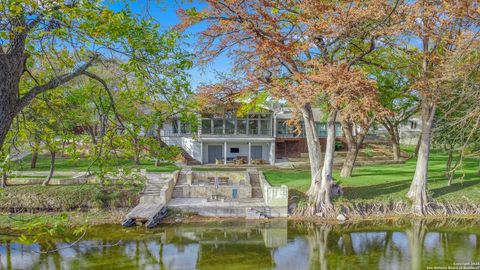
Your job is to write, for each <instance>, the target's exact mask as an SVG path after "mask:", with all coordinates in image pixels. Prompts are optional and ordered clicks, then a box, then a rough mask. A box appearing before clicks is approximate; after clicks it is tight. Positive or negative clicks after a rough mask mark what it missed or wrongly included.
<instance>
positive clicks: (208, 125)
mask: <svg viewBox="0 0 480 270" xmlns="http://www.w3.org/2000/svg"><path fill="white" fill-rule="evenodd" d="M202 133H203V134H211V133H212V121H211V120H210V119H202Z"/></svg>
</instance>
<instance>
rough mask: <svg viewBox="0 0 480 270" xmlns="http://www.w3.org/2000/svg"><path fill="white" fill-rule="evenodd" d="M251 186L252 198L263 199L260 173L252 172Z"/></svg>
mask: <svg viewBox="0 0 480 270" xmlns="http://www.w3.org/2000/svg"><path fill="white" fill-rule="evenodd" d="M250 185H251V186H252V198H263V193H262V187H261V186H260V177H259V175H258V172H250Z"/></svg>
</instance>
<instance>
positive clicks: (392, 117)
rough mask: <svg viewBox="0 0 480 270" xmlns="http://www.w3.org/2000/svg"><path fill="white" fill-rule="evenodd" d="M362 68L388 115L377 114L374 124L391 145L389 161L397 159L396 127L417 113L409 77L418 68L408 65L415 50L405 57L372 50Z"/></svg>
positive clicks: (388, 49) (393, 51)
mask: <svg viewBox="0 0 480 270" xmlns="http://www.w3.org/2000/svg"><path fill="white" fill-rule="evenodd" d="M371 56H372V57H371V58H370V59H369V61H370V62H367V63H366V64H365V66H363V69H365V71H366V72H367V73H368V74H369V75H370V76H372V77H373V78H374V80H375V81H376V82H377V87H378V90H379V93H380V102H381V103H382V106H383V107H384V108H386V109H388V110H389V111H390V113H389V114H383V115H379V116H378V117H377V119H376V120H377V121H378V122H379V123H380V124H381V125H383V126H384V127H385V129H386V130H387V132H388V135H389V136H390V142H391V143H392V156H393V160H395V161H398V160H400V134H399V126H400V124H402V123H404V122H405V121H406V120H407V119H409V118H410V117H411V116H413V115H414V114H415V113H416V112H417V111H418V110H417V107H418V96H417V95H416V94H415V93H412V91H410V87H411V85H412V80H411V78H412V75H413V74H414V73H415V72H417V71H418V66H415V65H413V66H412V65H411V64H410V63H411V62H412V59H411V58H412V57H415V56H416V54H415V50H412V51H411V52H410V53H409V54H407V53H405V52H403V51H400V50H396V49H395V48H392V47H386V48H382V49H379V50H376V51H375V52H374V53H373V54H372V55H371Z"/></svg>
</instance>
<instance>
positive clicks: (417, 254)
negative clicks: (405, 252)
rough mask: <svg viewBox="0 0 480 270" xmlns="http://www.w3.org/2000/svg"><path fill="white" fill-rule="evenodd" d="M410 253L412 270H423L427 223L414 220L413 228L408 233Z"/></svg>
mask: <svg viewBox="0 0 480 270" xmlns="http://www.w3.org/2000/svg"><path fill="white" fill-rule="evenodd" d="M405 232H406V235H407V238H408V247H409V251H410V262H411V269H412V270H417V269H422V257H423V243H424V241H425V234H426V228H425V221H424V220H413V221H412V226H411V227H410V228H408V229H407V230H406V231H405Z"/></svg>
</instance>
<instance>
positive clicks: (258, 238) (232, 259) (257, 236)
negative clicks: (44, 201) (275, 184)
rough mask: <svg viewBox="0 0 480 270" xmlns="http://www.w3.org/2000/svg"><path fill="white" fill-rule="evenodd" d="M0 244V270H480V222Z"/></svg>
mask: <svg viewBox="0 0 480 270" xmlns="http://www.w3.org/2000/svg"><path fill="white" fill-rule="evenodd" d="M3 234H4V233H2V235H3ZM74 239H75V238H73V240H74ZM69 240H70V241H72V238H70V239H69ZM0 243H1V245H0V263H1V269H295V270H300V269H365V270H366V269H428V268H429V267H430V269H434V267H447V266H454V265H455V264H459V263H467V265H469V266H471V267H472V268H470V269H479V268H480V220H452V219H449V220H443V221H436V222H433V221H429V222H427V221H425V220H399V221H389V222H386V221H381V222H380V221H378V222H374V223H372V222H369V223H366V222H362V223H355V224H343V225H326V224H321V225H319V224H313V223H298V222H288V223H287V222H286V221H285V220H273V221H269V222H247V221H235V222H232V221H230V222H219V223H207V224H182V225H168V226H161V227H159V228H156V229H154V230H147V229H144V228H134V229H124V228H122V227H120V226H116V225H110V226H99V227H93V228H90V229H88V231H87V233H86V235H85V236H84V237H83V238H82V239H81V240H80V241H79V242H78V243H77V244H76V245H73V246H71V245H70V243H69V242H68V241H67V240H66V239H61V238H52V239H48V238H43V239H41V240H40V241H39V242H37V243H35V244H31V245H25V244H20V243H19V241H18V238H16V237H7V236H2V237H1V238H0ZM53 249H58V251H56V252H48V251H51V250H53ZM42 252H47V253H42ZM437 269H438V268H437ZM459 269H461V268H459ZM465 269H469V268H465Z"/></svg>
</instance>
